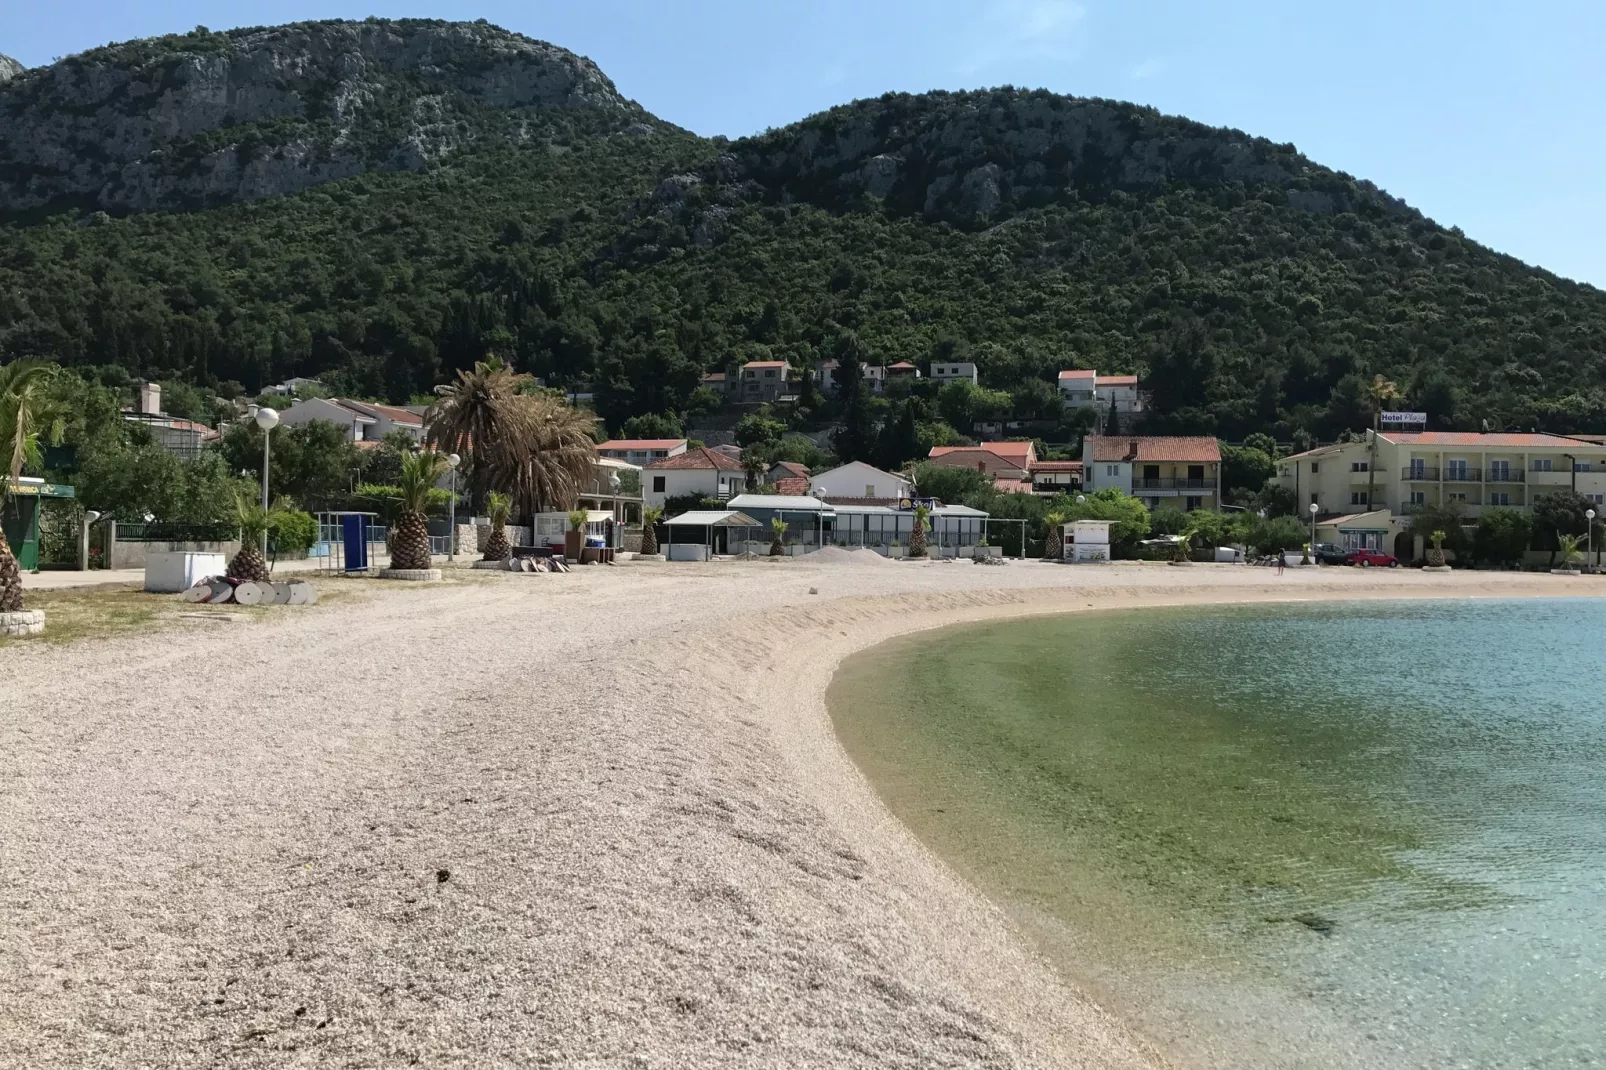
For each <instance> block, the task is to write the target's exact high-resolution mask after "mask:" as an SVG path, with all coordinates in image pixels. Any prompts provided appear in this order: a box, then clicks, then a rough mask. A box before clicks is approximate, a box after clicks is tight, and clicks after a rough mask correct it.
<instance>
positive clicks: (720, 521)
mask: <svg viewBox="0 0 1606 1070" xmlns="http://www.w3.org/2000/svg"><path fill="white" fill-rule="evenodd" d="M664 525H665V526H666V527H699V528H759V527H763V526H764V525H762V524H760V523H759V522H758V521H757V520H754V519H753V518H752V517H750V516H748V515H747V514H746V513H739V512H737V511H735V510H734V509H725V510H714V509H705V510H701V511H693V512H690V513H681V514H680V515H679V516H677V517H671V518H670V519H668V520H665V521H664Z"/></svg>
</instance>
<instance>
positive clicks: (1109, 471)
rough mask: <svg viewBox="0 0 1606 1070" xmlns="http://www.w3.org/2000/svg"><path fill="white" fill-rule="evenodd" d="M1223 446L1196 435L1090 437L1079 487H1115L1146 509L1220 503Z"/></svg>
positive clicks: (1084, 443)
mask: <svg viewBox="0 0 1606 1070" xmlns="http://www.w3.org/2000/svg"><path fill="white" fill-rule="evenodd" d="M1220 481H1221V446H1220V444H1219V443H1217V442H1216V440H1215V439H1214V438H1210V437H1208V436H1194V435H1088V436H1087V437H1086V438H1085V439H1083V440H1082V486H1083V489H1085V490H1088V491H1096V490H1104V489H1105V488H1107V487H1116V488H1118V489H1119V490H1121V491H1122V492H1123V493H1126V494H1130V495H1132V496H1133V497H1135V498H1141V499H1143V504H1144V505H1147V506H1148V507H1149V508H1150V509H1159V508H1163V507H1168V506H1169V507H1171V508H1176V509H1181V510H1184V511H1188V512H1191V511H1192V510H1194V509H1217V508H1219V507H1220V505H1221V488H1220Z"/></svg>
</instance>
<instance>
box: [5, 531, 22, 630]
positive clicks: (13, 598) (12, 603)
mask: <svg viewBox="0 0 1606 1070" xmlns="http://www.w3.org/2000/svg"><path fill="white" fill-rule="evenodd" d="M21 611H22V570H21V569H20V568H19V567H18V566H17V558H16V556H15V555H14V554H12V552H11V544H10V543H8V542H7V541H6V537H5V535H4V533H0V613H20V612H21Z"/></svg>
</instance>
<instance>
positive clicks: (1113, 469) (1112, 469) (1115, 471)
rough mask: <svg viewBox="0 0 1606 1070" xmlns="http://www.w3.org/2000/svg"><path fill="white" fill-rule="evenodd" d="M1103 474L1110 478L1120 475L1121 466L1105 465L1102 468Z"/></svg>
mask: <svg viewBox="0 0 1606 1070" xmlns="http://www.w3.org/2000/svg"><path fill="white" fill-rule="evenodd" d="M1104 474H1105V475H1107V476H1112V477H1113V476H1118V475H1120V474H1121V466H1120V465H1118V464H1107V465H1105V466H1104Z"/></svg>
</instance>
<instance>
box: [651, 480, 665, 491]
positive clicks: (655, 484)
mask: <svg viewBox="0 0 1606 1070" xmlns="http://www.w3.org/2000/svg"><path fill="white" fill-rule="evenodd" d="M664 479H665V477H664V476H653V477H652V492H653V493H654V494H662V493H663V492H664Z"/></svg>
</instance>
